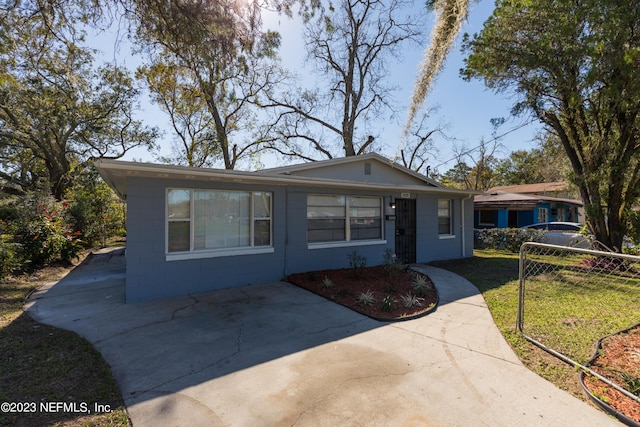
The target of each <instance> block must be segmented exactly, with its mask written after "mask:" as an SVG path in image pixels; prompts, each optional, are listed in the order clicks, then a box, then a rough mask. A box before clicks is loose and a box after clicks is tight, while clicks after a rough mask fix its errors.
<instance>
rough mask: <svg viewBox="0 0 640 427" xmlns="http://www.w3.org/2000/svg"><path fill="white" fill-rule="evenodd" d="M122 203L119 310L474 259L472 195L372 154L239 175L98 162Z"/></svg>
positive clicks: (148, 165) (145, 164)
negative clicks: (369, 270) (265, 285)
mask: <svg viewBox="0 0 640 427" xmlns="http://www.w3.org/2000/svg"><path fill="white" fill-rule="evenodd" d="M96 167H97V169H98V170H99V172H100V174H101V175H102V177H103V178H104V180H105V181H106V182H107V183H108V184H109V185H110V186H111V187H112V188H113V189H115V191H116V192H117V193H118V194H119V195H120V196H121V197H122V198H123V199H125V200H126V202H127V251H126V257H127V272H126V299H127V302H134V301H143V300H149V299H154V298H161V297H168V296H175V295H183V294H188V293H194V292H201V291H207V290H214V289H220V288H227V287H234V286H242V285H247V284H251V283H260V282H266V281H273V280H281V279H282V278H283V277H285V276H287V275H289V274H292V273H299V272H305V271H313V270H321V269H332V268H344V267H348V263H349V260H348V256H349V254H350V253H352V252H353V251H357V253H358V255H360V256H364V257H366V258H367V265H370V266H372V265H379V264H381V263H382V262H383V255H384V253H385V250H387V249H389V250H391V251H392V252H394V253H395V254H396V255H397V256H398V257H399V258H401V259H403V260H405V262H409V263H411V262H416V261H417V262H429V261H434V260H443V259H453V258H461V257H470V256H473V203H472V197H473V195H474V194H477V192H470V191H461V190H454V189H450V188H446V187H444V186H443V185H441V184H439V183H437V182H435V181H433V180H431V179H429V178H427V177H425V176H423V175H421V174H418V173H416V172H414V171H411V170H409V169H407V168H405V167H402V166H400V165H398V164H396V163H393V162H392V161H390V160H388V159H386V158H384V157H382V156H379V155H377V154H367V155H362V156H356V157H347V158H340V159H333V160H327V161H321V162H312V163H305V164H301V165H294V166H287V167H282V168H275V169H268V170H262V171H259V172H240V171H228V170H220V169H203V168H189V167H181V166H170V165H158V164H149V163H135V162H124V161H115V160H101V161H98V162H97V163H96Z"/></svg>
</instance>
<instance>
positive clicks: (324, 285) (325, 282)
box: [320, 276, 334, 289]
mask: <svg viewBox="0 0 640 427" xmlns="http://www.w3.org/2000/svg"><path fill="white" fill-rule="evenodd" d="M333 286H334V284H333V282H332V281H331V279H329V278H328V277H327V276H324V279H322V283H321V284H320V287H321V288H322V289H330V288H333Z"/></svg>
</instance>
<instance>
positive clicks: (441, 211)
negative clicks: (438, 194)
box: [438, 199, 453, 236]
mask: <svg viewBox="0 0 640 427" xmlns="http://www.w3.org/2000/svg"><path fill="white" fill-rule="evenodd" d="M451 205H452V203H451V200H450V199H440V200H438V234H439V235H441V236H443V235H452V234H453V228H452V222H453V221H452V220H451V217H452V215H451V212H452V209H451Z"/></svg>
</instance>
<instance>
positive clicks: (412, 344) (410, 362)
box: [27, 250, 620, 427]
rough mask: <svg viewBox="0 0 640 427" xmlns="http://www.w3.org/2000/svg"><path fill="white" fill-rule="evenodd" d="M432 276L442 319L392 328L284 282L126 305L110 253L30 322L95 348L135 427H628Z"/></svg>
mask: <svg viewBox="0 0 640 427" xmlns="http://www.w3.org/2000/svg"><path fill="white" fill-rule="evenodd" d="M423 268H424V270H425V272H426V273H427V274H429V276H430V277H431V279H432V280H433V281H434V283H435V284H436V286H437V288H438V291H439V293H440V306H439V307H438V310H437V311H435V312H434V313H431V314H429V315H428V316H425V317H423V318H420V319H416V320H411V321H406V322H398V323H384V322H377V321H374V320H371V319H369V318H367V317H364V316H362V315H360V314H357V313H354V312H351V311H350V310H348V309H346V308H343V307H341V306H338V305H336V304H333V303H331V302H328V301H326V300H324V299H323V298H321V297H318V296H316V295H313V294H311V293H309V292H307V291H305V290H302V289H300V288H297V287H295V286H293V285H290V284H287V283H282V282H280V283H267V284H260V285H252V286H246V287H243V288H237V289H230V290H224V291H215V292H208V293H202V294H197V295H190V296H186V297H183V298H172V299H165V300H160V301H152V302H145V303H136V304H129V305H127V304H124V270H125V260H124V255H123V252H122V250H107V251H103V252H102V253H99V254H96V255H94V256H92V257H91V258H89V259H87V261H85V262H84V263H83V264H82V265H80V266H79V267H78V268H76V269H75V270H73V271H72V272H71V273H70V274H69V275H68V276H67V277H66V278H64V279H63V280H61V281H60V282H57V283H54V284H51V285H48V286H44V287H43V288H41V289H40V290H39V291H38V292H36V293H35V294H34V295H33V296H32V299H31V300H30V301H29V302H28V304H27V311H28V313H29V314H30V315H31V316H32V317H34V318H35V319H36V320H38V321H40V322H43V323H47V324H51V325H54V326H58V327H62V328H65V329H70V330H73V331H75V332H77V333H79V334H80V335H82V336H84V337H86V338H87V339H88V340H89V341H91V342H92V343H93V345H94V346H95V347H96V348H97V349H98V350H99V351H100V352H101V353H102V354H103V356H104V358H105V360H106V361H107V362H108V363H109V365H111V368H112V371H113V373H114V375H115V377H116V379H117V381H118V383H119V384H120V389H121V391H122V395H123V397H124V400H125V403H126V405H127V409H128V411H129V415H130V417H131V420H132V422H133V425H134V426H135V427H138V426H169V425H170V426H252V427H254V426H293V425H296V426H337V425H340V426H469V425H474V426H514V425H518V426H558V425H580V426H606V425H613V426H617V425H620V424H619V423H618V422H617V421H615V420H613V419H612V418H609V417H608V416H606V415H605V414H604V413H602V412H600V411H599V410H597V409H595V408H593V407H591V406H589V405H588V404H586V403H584V402H581V401H579V400H578V399H576V398H574V397H572V396H570V395H569V394H567V393H565V392H563V391H561V390H559V389H558V388H556V387H555V386H553V385H552V384H550V383H549V382H547V381H545V380H543V379H542V378H540V377H538V376H537V375H535V374H533V373H532V372H530V371H529V370H527V369H526V368H524V367H523V366H522V364H521V363H520V362H519V361H518V359H517V358H516V356H515V354H514V353H513V351H512V350H511V349H510V347H509V346H508V345H507V343H506V342H505V341H504V339H503V338H502V336H501V335H500V333H499V332H498V330H497V328H496V327H495V324H494V323H493V320H492V318H491V315H490V313H489V311H488V309H487V306H486V304H485V302H484V299H483V298H482V296H481V295H480V294H479V293H478V291H477V289H476V288H475V287H474V286H473V285H471V284H470V283H469V282H467V281H466V280H464V279H462V278H460V277H458V276H456V275H454V274H452V273H449V272H446V271H444V270H440V269H437V268H433V267H423ZM149 286H153V284H152V283H150V284H149ZM98 403H100V402H98Z"/></svg>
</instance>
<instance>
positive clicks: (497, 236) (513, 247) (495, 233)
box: [474, 228, 544, 252]
mask: <svg viewBox="0 0 640 427" xmlns="http://www.w3.org/2000/svg"><path fill="white" fill-rule="evenodd" d="M543 237H544V230H535V229H531V228H484V229H479V230H478V229H476V230H474V239H475V246H476V247H477V248H482V249H498V250H506V251H511V252H519V251H520V246H522V244H523V243H525V242H542V239H543Z"/></svg>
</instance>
